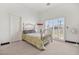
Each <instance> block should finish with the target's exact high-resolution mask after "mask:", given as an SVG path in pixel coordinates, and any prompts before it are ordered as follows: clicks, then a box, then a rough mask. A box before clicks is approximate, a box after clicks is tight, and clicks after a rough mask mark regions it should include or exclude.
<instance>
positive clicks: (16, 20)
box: [10, 15, 22, 42]
mask: <svg viewBox="0 0 79 59" xmlns="http://www.w3.org/2000/svg"><path fill="white" fill-rule="evenodd" d="M21 34H22V31H21V17H19V16H15V15H10V39H11V40H10V41H11V42H14V41H18V40H21Z"/></svg>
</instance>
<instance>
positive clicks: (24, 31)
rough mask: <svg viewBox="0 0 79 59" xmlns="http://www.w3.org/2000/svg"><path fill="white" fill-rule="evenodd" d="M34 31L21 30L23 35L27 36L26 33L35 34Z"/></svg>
mask: <svg viewBox="0 0 79 59" xmlns="http://www.w3.org/2000/svg"><path fill="white" fill-rule="evenodd" d="M35 32H36V31H35V30H23V33H24V34H27V33H35Z"/></svg>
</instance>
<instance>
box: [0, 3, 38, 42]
mask: <svg viewBox="0 0 79 59" xmlns="http://www.w3.org/2000/svg"><path fill="white" fill-rule="evenodd" d="M10 14H14V15H16V16H21V17H22V22H25V23H28V22H29V23H30V22H31V23H34V22H35V21H34V20H36V19H37V18H36V17H35V14H34V13H33V12H32V11H30V10H29V9H28V8H25V7H23V6H22V5H20V4H0V43H3V42H8V41H11V39H10V27H9V26H10V23H9V22H10V19H9V15H10Z"/></svg>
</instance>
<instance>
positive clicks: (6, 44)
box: [0, 42, 10, 46]
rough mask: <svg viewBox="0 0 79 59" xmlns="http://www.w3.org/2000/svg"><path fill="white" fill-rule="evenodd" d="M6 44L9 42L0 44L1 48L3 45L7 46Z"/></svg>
mask: <svg viewBox="0 0 79 59" xmlns="http://www.w3.org/2000/svg"><path fill="white" fill-rule="evenodd" d="M7 44H10V42H5V43H1V44H0V45H1V46H3V45H7Z"/></svg>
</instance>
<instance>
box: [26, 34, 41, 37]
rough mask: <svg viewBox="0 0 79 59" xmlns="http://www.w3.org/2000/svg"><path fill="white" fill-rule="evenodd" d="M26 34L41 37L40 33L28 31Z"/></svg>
mask: <svg viewBox="0 0 79 59" xmlns="http://www.w3.org/2000/svg"><path fill="white" fill-rule="evenodd" d="M25 35H29V36H33V37H41V34H40V33H28V34H25Z"/></svg>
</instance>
